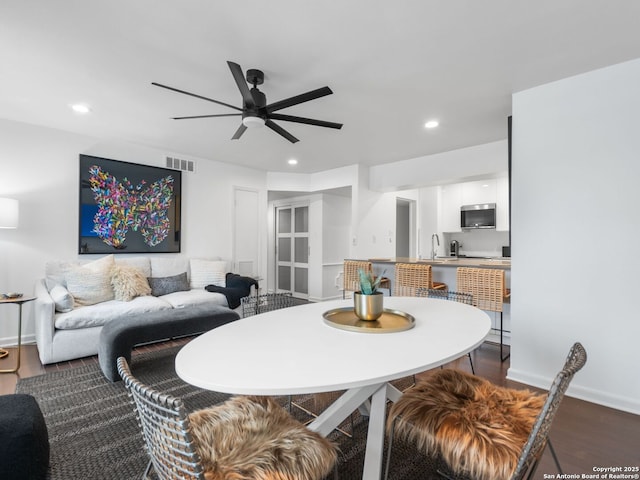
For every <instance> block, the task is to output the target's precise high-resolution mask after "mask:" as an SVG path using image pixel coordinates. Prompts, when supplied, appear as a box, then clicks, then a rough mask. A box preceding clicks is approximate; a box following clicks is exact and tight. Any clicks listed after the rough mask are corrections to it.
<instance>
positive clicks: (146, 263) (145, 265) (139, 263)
mask: <svg viewBox="0 0 640 480" xmlns="http://www.w3.org/2000/svg"><path fill="white" fill-rule="evenodd" d="M116 265H127V266H129V267H136V268H137V269H138V270H140V271H141V272H142V274H143V275H144V277H145V278H147V277H150V276H151V261H150V260H149V257H124V258H121V257H116Z"/></svg>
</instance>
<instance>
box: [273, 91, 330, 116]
mask: <svg viewBox="0 0 640 480" xmlns="http://www.w3.org/2000/svg"><path fill="white" fill-rule="evenodd" d="M332 93H333V92H332V91H331V89H330V88H329V87H322V88H318V89H316V90H311V91H310V92H307V93H302V94H300V95H296V96H295V97H291V98H285V99H284V100H280V101H279V102H275V103H272V104H271V105H267V106H266V109H267V112H269V113H271V112H275V111H276V110H282V109H283V108H287V107H291V106H293V105H298V104H299V103H304V102H308V101H309V100H315V99H316V98H320V97H324V96H325V95H331V94H332Z"/></svg>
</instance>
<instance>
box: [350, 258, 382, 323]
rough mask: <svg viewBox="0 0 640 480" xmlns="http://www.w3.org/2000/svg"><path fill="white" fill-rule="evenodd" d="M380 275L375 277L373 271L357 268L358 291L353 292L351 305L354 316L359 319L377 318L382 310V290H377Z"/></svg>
mask: <svg viewBox="0 0 640 480" xmlns="http://www.w3.org/2000/svg"><path fill="white" fill-rule="evenodd" d="M383 275H384V272H382V275H380V276H379V277H378V278H375V277H374V275H373V272H371V271H364V270H363V269H359V270H358V277H359V279H360V291H359V292H354V294H353V302H354V303H353V306H354V311H355V313H356V316H357V317H358V318H360V319H361V320H369V321H371V320H377V319H378V318H379V317H380V315H382V313H383V311H384V306H383V303H382V299H383V298H384V297H383V295H382V292H379V291H378V286H379V285H380V280H382V277H383Z"/></svg>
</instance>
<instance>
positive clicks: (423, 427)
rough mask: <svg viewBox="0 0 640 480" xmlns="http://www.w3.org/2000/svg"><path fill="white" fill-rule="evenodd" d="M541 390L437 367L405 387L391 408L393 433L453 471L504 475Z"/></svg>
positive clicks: (494, 478)
mask: <svg viewBox="0 0 640 480" xmlns="http://www.w3.org/2000/svg"><path fill="white" fill-rule="evenodd" d="M544 401H545V397H544V396H543V395H537V394H534V393H532V392H530V391H528V390H515V389H508V388H503V387H498V386H496V385H494V384H492V383H490V382H488V381H486V380H484V379H481V378H478V377H475V376H473V375H469V374H467V373H464V372H460V371H457V370H447V369H445V370H438V371H437V372H435V373H434V374H433V375H432V376H430V377H429V378H428V379H426V380H423V381H422V382H420V383H418V384H417V385H416V386H415V387H413V388H411V389H409V390H408V391H406V392H405V393H404V394H403V396H402V397H401V398H400V400H399V401H398V402H396V403H395V404H394V405H393V407H392V408H391V411H390V414H389V421H388V424H387V428H388V429H390V428H391V424H392V422H393V419H394V418H395V417H398V418H397V420H396V425H395V435H397V436H399V437H400V438H404V439H405V440H407V441H409V442H411V443H413V444H414V445H416V446H417V448H418V449H419V450H420V451H423V452H425V453H426V454H427V455H430V456H437V455H440V456H441V457H442V459H444V461H445V462H446V463H447V465H448V466H449V467H450V468H451V470H452V472H453V473H454V474H455V475H458V476H463V477H471V478H473V479H477V480H507V479H509V478H510V477H511V474H512V473H513V471H514V470H515V468H516V465H517V463H518V459H519V457H520V453H521V451H522V448H523V447H524V444H525V443H526V441H527V438H528V436H529V434H530V432H531V430H532V428H533V424H534V423H535V421H536V417H537V416H538V414H539V413H540V410H541V409H542V406H543V404H544Z"/></svg>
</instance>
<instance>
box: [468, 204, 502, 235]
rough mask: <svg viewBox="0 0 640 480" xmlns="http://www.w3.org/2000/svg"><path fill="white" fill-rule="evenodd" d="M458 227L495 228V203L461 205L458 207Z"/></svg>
mask: <svg viewBox="0 0 640 480" xmlns="http://www.w3.org/2000/svg"><path fill="white" fill-rule="evenodd" d="M460 227H461V228H462V229H463V230H473V229H476V228H496V204H495V203H479V204H476V205H463V206H462V207H460Z"/></svg>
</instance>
